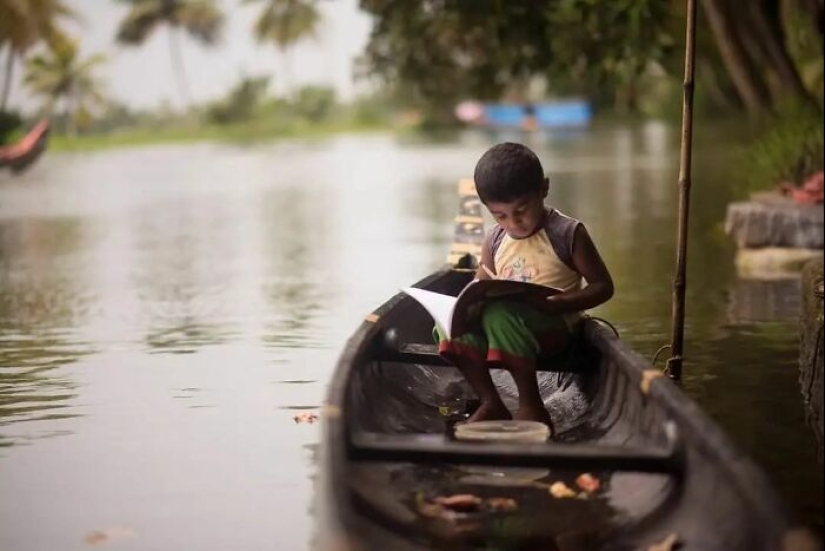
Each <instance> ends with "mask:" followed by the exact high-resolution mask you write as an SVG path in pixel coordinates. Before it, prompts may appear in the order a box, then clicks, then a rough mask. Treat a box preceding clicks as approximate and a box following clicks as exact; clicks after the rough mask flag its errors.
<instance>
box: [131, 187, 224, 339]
mask: <svg viewBox="0 0 825 551" xmlns="http://www.w3.org/2000/svg"><path fill="white" fill-rule="evenodd" d="M233 214H234V213H233V212H231V209H227V208H226V207H225V205H224V204H223V203H222V202H220V201H217V200H212V201H210V200H201V201H197V202H195V201H190V200H185V199H184V200H173V201H169V202H168V203H167V204H166V205H164V206H163V208H159V207H158V206H156V205H152V206H150V207H148V208H144V209H140V210H138V211H137V212H136V213H135V216H134V218H132V229H131V232H130V234H131V235H132V236H133V239H134V240H135V242H134V243H133V244H132V247H133V248H134V251H135V252H134V258H133V262H134V275H133V285H134V288H135V290H136V293H137V296H138V299H139V303H140V306H141V309H142V311H143V317H144V323H145V324H146V326H147V327H146V336H145V342H146V344H147V345H148V346H149V347H150V348H152V349H153V350H154V351H156V352H167V353H178V354H186V353H194V352H196V351H197V350H198V349H199V348H201V347H203V346H207V345H217V344H222V343H225V342H227V341H228V340H229V339H230V338H231V337H232V336H233V334H234V331H233V328H231V327H228V326H227V325H226V324H225V323H224V322H223V320H225V319H226V317H227V309H226V306H227V305H226V304H225V303H224V301H223V298H224V297H223V296H222V292H223V289H224V288H225V286H226V285H227V283H228V282H227V280H230V281H231V277H229V275H228V274H227V273H226V272H227V269H228V267H231V263H229V262H225V261H224V259H226V258H229V257H230V256H229V251H230V250H232V247H233V243H232V242H231V240H230V239H231V234H228V233H227V232H226V231H225V228H226V227H227V226H229V224H231V222H230V220H231V219H232V216H233Z"/></svg>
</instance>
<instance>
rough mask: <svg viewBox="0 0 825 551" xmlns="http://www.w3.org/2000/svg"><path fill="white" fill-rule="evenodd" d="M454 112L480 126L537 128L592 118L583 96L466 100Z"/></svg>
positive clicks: (583, 125) (566, 125)
mask: <svg viewBox="0 0 825 551" xmlns="http://www.w3.org/2000/svg"><path fill="white" fill-rule="evenodd" d="M471 107H472V109H471ZM456 115H457V116H458V118H459V119H460V120H463V121H464V122H469V123H471V124H473V125H475V126H480V127H484V128H493V129H498V130H525V131H537V130H551V129H559V128H562V129H566V128H586V127H588V126H590V123H591V122H592V120H593V108H592V106H591V105H590V102H588V101H586V100H583V99H568V100H559V101H548V102H542V103H527V104H519V103H485V104H481V103H474V102H468V103H465V104H461V105H460V106H458V107H457V109H456ZM471 115H472V116H471Z"/></svg>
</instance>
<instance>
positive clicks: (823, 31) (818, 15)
mask: <svg viewBox="0 0 825 551" xmlns="http://www.w3.org/2000/svg"><path fill="white" fill-rule="evenodd" d="M807 5H808V9H809V10H810V11H811V14H812V15H813V17H814V21H815V22H816V28H817V29H818V30H819V34H820V36H825V0H807Z"/></svg>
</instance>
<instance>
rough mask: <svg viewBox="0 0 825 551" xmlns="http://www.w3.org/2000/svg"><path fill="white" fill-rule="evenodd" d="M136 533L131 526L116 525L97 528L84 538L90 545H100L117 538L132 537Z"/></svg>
mask: <svg viewBox="0 0 825 551" xmlns="http://www.w3.org/2000/svg"><path fill="white" fill-rule="evenodd" d="M134 535H135V531H134V530H132V529H131V528H126V527H122V526H115V527H113V528H107V529H105V530H95V531H94V532H89V533H88V534H86V537H85V538H84V539H85V541H86V543H87V544H88V545H91V546H93V547H99V546H101V545H106V544H108V543H112V542H114V541H117V540H122V539H127V538H131V537H133V536H134Z"/></svg>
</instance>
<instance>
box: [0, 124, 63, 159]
mask: <svg viewBox="0 0 825 551" xmlns="http://www.w3.org/2000/svg"><path fill="white" fill-rule="evenodd" d="M50 129H51V125H50V124H49V121H48V120H42V121H40V122H39V123H37V124H36V125H35V126H34V127H33V128H32V129H31V130H30V131H29V133H28V134H26V135H25V136H24V137H23V138H22V139H21V140H20V141H19V142H17V143H15V144H12V145H9V146H4V147H0V168H9V169H10V170H11V171H12V172H22V171H24V170H26V169H27V168H29V167H30V166H31V165H32V164H33V163H34V162H35V161H36V160H37V159H38V158H39V157H40V155H42V154H43V152H44V151H45V150H46V145H47V144H48V139H49V130H50Z"/></svg>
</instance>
